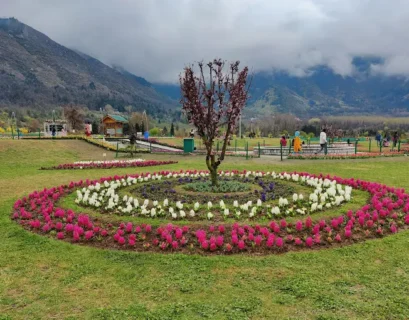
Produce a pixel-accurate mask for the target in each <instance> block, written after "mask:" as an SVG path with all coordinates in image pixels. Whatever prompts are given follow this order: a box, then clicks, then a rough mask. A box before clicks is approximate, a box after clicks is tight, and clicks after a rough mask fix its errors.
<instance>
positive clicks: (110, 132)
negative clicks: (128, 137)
mask: <svg viewBox="0 0 409 320" xmlns="http://www.w3.org/2000/svg"><path fill="white" fill-rule="evenodd" d="M107 134H109V135H115V129H107Z"/></svg>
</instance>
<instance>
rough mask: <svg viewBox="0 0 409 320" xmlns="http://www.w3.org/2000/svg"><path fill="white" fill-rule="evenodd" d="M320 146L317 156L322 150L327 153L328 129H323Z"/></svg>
mask: <svg viewBox="0 0 409 320" xmlns="http://www.w3.org/2000/svg"><path fill="white" fill-rule="evenodd" d="M320 146H321V149H320V151H318V152H316V153H315V154H318V153H320V152H321V151H322V150H324V153H325V152H326V148H327V129H322V131H321V133H320Z"/></svg>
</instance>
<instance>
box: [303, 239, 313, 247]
mask: <svg viewBox="0 0 409 320" xmlns="http://www.w3.org/2000/svg"><path fill="white" fill-rule="evenodd" d="M313 243H314V241H313V239H312V238H311V237H308V238H307V239H306V240H305V245H306V246H307V247H309V248H311V247H312V245H313Z"/></svg>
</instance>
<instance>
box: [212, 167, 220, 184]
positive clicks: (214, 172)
mask: <svg viewBox="0 0 409 320" xmlns="http://www.w3.org/2000/svg"><path fill="white" fill-rule="evenodd" d="M210 178H211V180H212V187H217V186H218V185H219V182H218V181H217V168H212V170H211V171H210Z"/></svg>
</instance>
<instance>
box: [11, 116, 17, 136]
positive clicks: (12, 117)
mask: <svg viewBox="0 0 409 320" xmlns="http://www.w3.org/2000/svg"><path fill="white" fill-rule="evenodd" d="M13 119H14V120H15V121H16V114H15V113H14V111H13V112H12V113H11V136H12V137H13V140H14V130H13ZM16 127H17V121H16Z"/></svg>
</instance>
